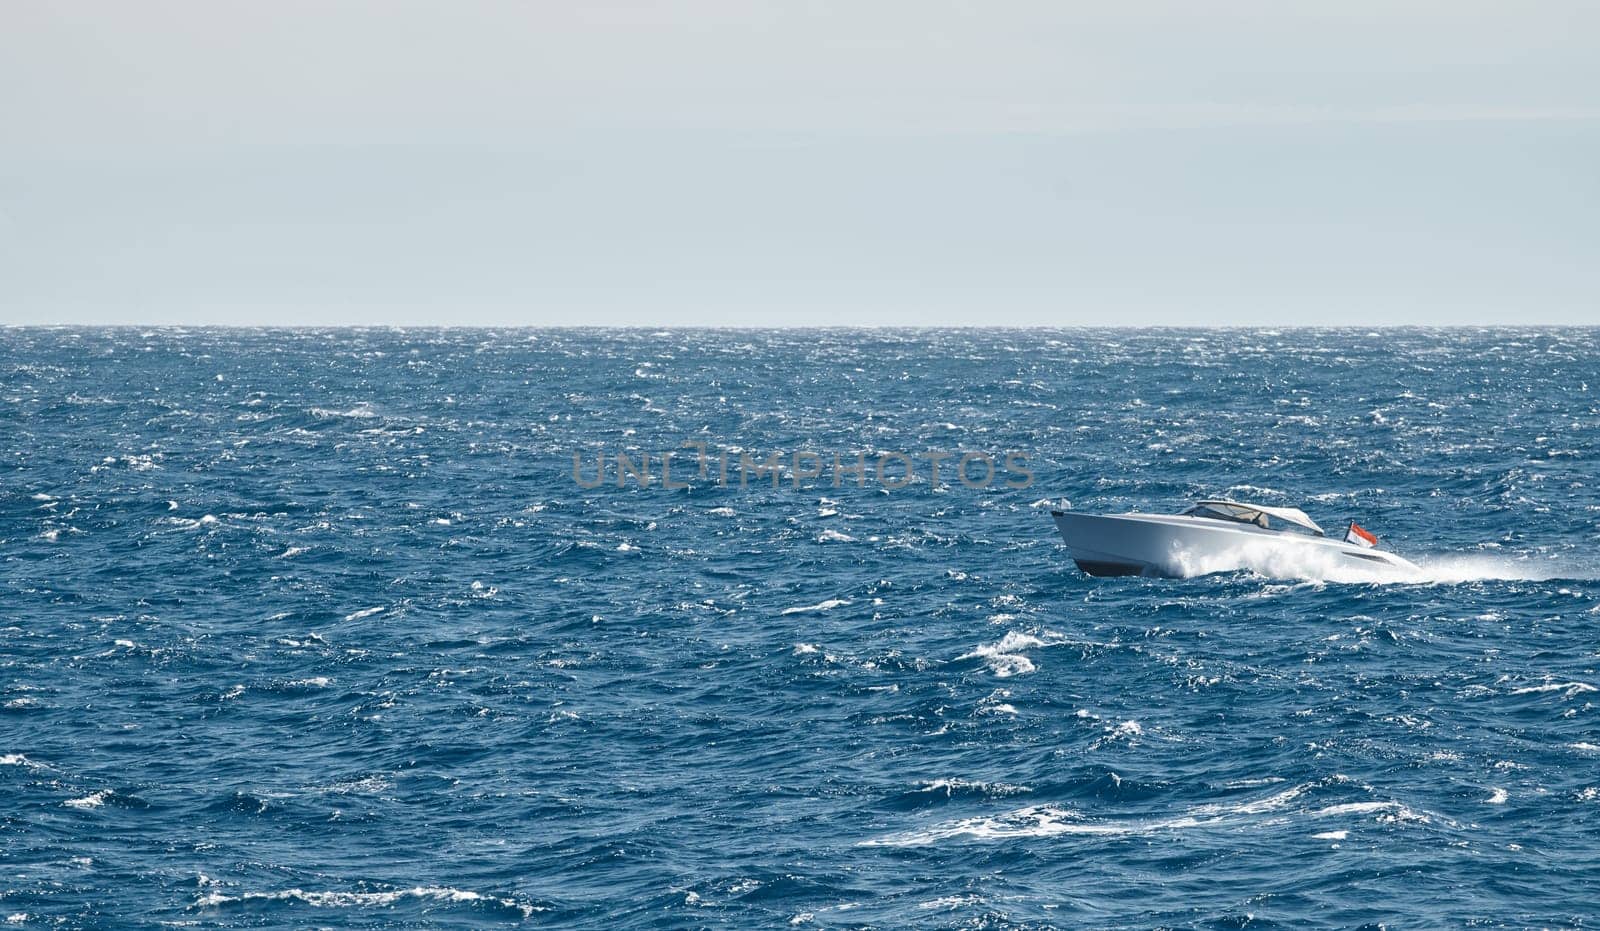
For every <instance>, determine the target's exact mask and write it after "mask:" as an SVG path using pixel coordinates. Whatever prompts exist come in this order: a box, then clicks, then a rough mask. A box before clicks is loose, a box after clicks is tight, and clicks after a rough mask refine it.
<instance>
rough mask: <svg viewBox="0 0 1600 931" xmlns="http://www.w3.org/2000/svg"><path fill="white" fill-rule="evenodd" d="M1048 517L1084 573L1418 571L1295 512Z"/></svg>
mask: <svg viewBox="0 0 1600 931" xmlns="http://www.w3.org/2000/svg"><path fill="white" fill-rule="evenodd" d="M1050 516H1051V517H1053V518H1055V522H1056V528H1057V529H1058V530H1060V531H1061V538H1062V539H1063V540H1065V541H1066V544H1067V550H1068V551H1069V552H1070V553H1071V554H1072V559H1073V561H1074V562H1076V563H1077V564H1078V568H1079V569H1082V570H1083V571H1084V572H1087V573H1088V574H1089V575H1147V576H1165V577H1169V578H1186V577H1189V576H1196V575H1205V574H1207V573H1211V572H1231V571H1236V570H1241V569H1245V570H1250V571H1253V572H1257V573H1259V574H1261V575H1266V576H1272V577H1275V578H1338V577H1349V578H1364V577H1373V576H1377V577H1389V578H1393V577H1403V576H1406V575H1410V574H1416V575H1420V574H1421V572H1422V570H1421V569H1419V568H1417V566H1416V565H1414V564H1412V563H1410V562H1408V561H1406V560H1404V559H1401V558H1400V557H1399V556H1396V555H1394V554H1393V553H1387V552H1384V551H1382V550H1380V549H1378V548H1377V542H1378V540H1377V538H1376V537H1374V536H1373V535H1372V534H1370V533H1368V532H1367V531H1365V530H1363V529H1361V528H1360V527H1358V526H1356V524H1355V523H1354V522H1352V523H1351V524H1350V527H1349V529H1348V530H1346V531H1345V536H1344V539H1343V540H1336V539H1333V538H1331V537H1328V536H1327V535H1326V534H1324V533H1323V531H1322V528H1321V527H1318V526H1317V524H1316V522H1315V521H1313V520H1312V519H1311V518H1309V517H1307V516H1306V513H1305V512H1304V511H1302V510H1300V509H1299V508H1279V507H1268V506H1266V505H1261V504H1247V503H1245V502H1242V501H1200V502H1198V503H1196V504H1195V505H1194V506H1193V507H1191V508H1189V509H1188V510H1186V511H1184V512H1183V513H1181V514H1110V515H1096V514H1076V513H1073V512H1071V511H1051V512H1050Z"/></svg>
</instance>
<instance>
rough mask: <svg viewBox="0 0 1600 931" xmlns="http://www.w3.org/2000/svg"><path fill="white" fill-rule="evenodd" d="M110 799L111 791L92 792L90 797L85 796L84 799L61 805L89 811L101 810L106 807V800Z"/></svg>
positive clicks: (76, 799)
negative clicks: (92, 809) (93, 809)
mask: <svg viewBox="0 0 1600 931" xmlns="http://www.w3.org/2000/svg"><path fill="white" fill-rule="evenodd" d="M110 797H111V790H110V789H101V790H100V791H99V792H92V793H90V794H88V795H85V796H84V797H83V798H74V799H68V800H66V801H65V802H62V803H61V804H62V805H63V806H65V807H67V808H81V809H84V810H88V809H91V808H99V807H100V806H101V805H104V804H105V803H106V799H108V798H110Z"/></svg>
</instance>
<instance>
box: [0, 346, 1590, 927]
mask: <svg viewBox="0 0 1600 931" xmlns="http://www.w3.org/2000/svg"><path fill="white" fill-rule="evenodd" d="M0 426H3V429H0V457H3V460H0V468H3V472H0V475H3V477H4V478H3V485H0V921H6V922H10V924H7V925H6V927H13V926H14V927H24V928H32V927H38V928H59V927H65V928H76V927H156V926H199V927H329V928H372V927H466V926H476V927H498V926H507V927H510V926H529V927H544V926H551V927H594V928H676V927H685V928H691V927H708V926H728V927H772V926H784V927H789V926H795V927H815V928H910V927H918V928H921V927H926V928H944V927H960V928H1057V927H1059V928H1078V927H1103V928H1155V927H1172V928H1178V927H1182V928H1274V927H1294V928H1304V927H1326V928H1352V927H1388V928H1421V927H1464V926H1475V927H1486V928H1521V927H1573V928H1579V927H1594V926H1596V924H1597V923H1600V917H1597V916H1600V817H1597V815H1600V710H1597V708H1596V702H1597V700H1600V692H1597V691H1596V689H1597V688H1600V636H1597V631H1600V581H1597V577H1600V555H1597V552H1596V543H1597V540H1600V532H1597V531H1600V473H1597V469H1596V457H1597V453H1600V330H1595V329H1491V330H1464V329H1463V330H1386V331H1381V332H1365V331H1351V330H1283V331H1268V330H1226V331H1221V330H1215V331H1206V330H1149V331H1138V330H1060V331H1046V330H1027V331H983V330H970V331H953V330H933V331H845V330H838V331H835V330H824V331H771V332H766V331H664V332H648V331H639V330H628V331H599V330H501V331H489V330H449V329H446V330H410V331H400V330H386V329H373V330H270V329H266V330H223V329H216V330H211V329H198V330H181V329H160V330H151V331H140V330H135V329H92V330H88V329H85V330H72V329H10V330H4V331H0ZM685 441H698V442H700V443H703V444H705V445H706V446H707V447H708V448H709V449H710V450H711V451H712V454H713V456H714V455H715V454H716V452H717V451H719V450H730V449H731V450H736V451H737V450H742V451H746V452H748V453H750V454H751V455H752V456H761V457H764V456H765V455H767V454H768V453H770V452H773V451H782V452H785V453H786V454H787V453H789V452H792V451H794V450H800V449H804V450H811V451H815V452H817V453H818V454H819V455H821V456H823V457H828V458H829V463H828V464H829V465H830V466H831V456H832V455H834V454H836V453H837V454H843V455H845V456H846V458H848V457H849V456H851V455H854V454H855V453H856V452H860V451H867V452H869V453H872V454H874V455H876V454H878V453H881V452H891V451H902V452H905V453H908V454H917V455H921V454H925V453H926V452H927V451H929V450H936V451H954V452H956V453H960V452H963V451H981V452H987V453H992V454H994V455H996V456H1002V455H1003V454H1004V453H1005V452H1007V451H1013V452H1021V453H1022V454H1024V455H1026V457H1027V459H1026V468H1027V469H1028V470H1029V471H1030V472H1031V474H1032V477H1033V481H1032V484H1031V485H1029V486H1027V487H1021V488H1017V487H1007V486H1006V485H1005V483H1004V480H1005V479H1006V478H1018V477H1019V473H1014V472H1010V471H1007V470H1005V469H1003V468H1002V469H1001V470H1000V471H999V473H998V474H997V476H996V478H995V481H994V482H993V483H991V484H990V485H989V486H988V487H984V488H970V487H967V486H966V485H964V484H962V483H960V482H952V481H950V480H949V479H948V478H946V479H945V480H944V481H942V482H941V483H940V484H939V485H937V486H935V485H934V484H933V483H932V482H931V481H929V473H928V469H927V467H926V465H927V463H926V459H913V464H914V465H915V466H916V467H917V478H916V480H915V481H913V482H912V483H911V484H909V485H907V486H906V487H903V488H893V489H891V488H888V487H885V485H884V484H883V483H881V482H877V481H872V480H869V481H868V482H866V483H865V487H856V485H855V484H854V483H853V481H852V480H850V479H848V478H846V479H845V480H844V481H842V482H841V483H840V485H839V486H838V487H835V486H834V484H833V482H832V480H831V479H830V477H829V475H828V474H827V473H825V474H824V475H822V476H818V477H815V478H807V479H803V480H800V481H798V483H797V482H795V481H792V480H788V479H784V480H781V481H780V487H779V488H777V489H774V488H773V487H772V485H771V483H770V480H768V481H764V482H754V481H752V482H748V483H747V484H746V486H745V487H739V484H738V482H737V479H735V480H734V481H733V482H731V483H730V484H728V485H722V484H719V482H718V481H717V480H716V479H717V475H716V469H715V468H712V469H708V470H707V475H706V476H705V477H701V476H700V475H699V474H698V470H697V469H696V468H693V467H690V468H686V469H685V470H683V471H682V472H679V473H675V478H674V483H675V484H676V483H677V482H679V481H683V480H687V482H688V485H689V487H687V488H663V487H662V485H661V482H660V474H659V453H660V452H662V451H667V450H677V451H678V453H679V454H680V455H687V456H690V457H693V456H694V455H695V453H694V451H693V450H692V449H689V448H686V447H684V446H683V445H682V444H683V443H684V442H685ZM618 452H625V453H628V454H629V456H630V458H631V459H633V458H639V457H642V456H643V454H645V453H651V454H652V455H653V456H654V457H655V461H654V462H653V468H654V474H653V480H652V482H651V484H650V485H649V487H640V483H639V482H638V481H636V480H630V481H628V482H627V483H626V485H625V487H620V488H619V487H618V486H617V482H616V475H615V470H614V469H613V470H612V474H610V475H609V476H608V478H609V479H610V481H608V483H607V484H606V485H604V486H601V487H596V488H585V487H583V486H582V485H581V484H580V483H579V482H578V481H575V480H574V475H573V461H574V454H575V453H576V454H578V457H579V461H580V464H581V466H582V468H581V469H580V477H581V478H584V479H585V480H586V481H588V480H592V477H593V469H594V467H595V463H596V461H597V460H598V459H599V458H600V457H611V461H612V464H613V465H614V457H615V455H616V453H618ZM735 457H737V453H735ZM946 467H947V468H948V467H949V464H948V463H947V464H946ZM947 475H948V473H947ZM870 478H871V476H870V475H869V479H870ZM1200 495H1228V496H1233V497H1243V498H1247V499H1255V500H1260V501H1262V502H1265V503H1276V504H1290V505H1300V506H1303V507H1304V508H1305V509H1306V510H1308V511H1309V512H1310V513H1311V515H1312V516H1313V517H1314V518H1316V519H1318V520H1319V521H1320V522H1322V523H1323V524H1324V525H1325V526H1328V527H1330V528H1342V527H1343V522H1344V521H1347V520H1350V519H1355V520H1357V521H1359V522H1360V523H1361V524H1362V525H1363V526H1365V527H1367V528H1369V529H1371V530H1373V531H1375V532H1376V533H1377V534H1378V535H1379V536H1380V537H1381V538H1382V539H1383V542H1384V545H1385V546H1387V547H1390V548H1392V549H1393V550H1395V551H1396V552H1399V553H1401V554H1403V555H1405V556H1408V557H1409V558H1411V559H1413V560H1414V561H1416V562H1418V563H1419V564H1421V565H1422V566H1423V568H1424V570H1425V574H1426V577H1425V578H1424V579H1423V580H1420V581H1414V582H1406V583H1395V584H1376V583H1372V582H1359V581H1358V582H1348V581H1340V580H1335V579H1328V578H1319V577H1317V575H1316V573H1315V572H1314V571H1310V572H1307V573H1305V575H1306V576H1307V577H1305V578H1296V579H1274V578H1265V577H1262V576H1260V575H1256V574H1253V573H1249V572H1235V573H1224V574H1215V575H1207V576H1202V577H1197V578H1189V579H1142V578H1112V579H1096V578H1089V577H1086V576H1084V575H1083V574H1081V573H1079V572H1078V571H1077V570H1076V569H1075V568H1074V567H1073V566H1072V564H1071V562H1070V561H1069V560H1068V559H1067V557H1066V554H1065V551H1064V550H1063V548H1062V546H1061V545H1060V542H1059V540H1058V539H1057V538H1056V536H1055V531H1054V528H1053V526H1052V523H1051V521H1050V519H1049V509H1050V508H1051V507H1070V508H1073V509H1077V510H1084V511H1102V510H1108V511H1121V510H1128V509H1133V508H1140V509H1155V510H1166V509H1176V508H1178V507H1180V506H1181V505H1183V504H1184V503H1185V502H1186V501H1188V500H1189V499H1192V498H1194V497H1196V496H1200Z"/></svg>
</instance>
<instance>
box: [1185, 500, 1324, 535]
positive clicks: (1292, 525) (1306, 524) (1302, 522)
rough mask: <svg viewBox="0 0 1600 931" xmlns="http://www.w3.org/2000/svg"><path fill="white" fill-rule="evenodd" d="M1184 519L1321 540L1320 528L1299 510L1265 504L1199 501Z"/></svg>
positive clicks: (1186, 512)
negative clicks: (1304, 535) (1293, 534)
mask: <svg viewBox="0 0 1600 931" xmlns="http://www.w3.org/2000/svg"><path fill="white" fill-rule="evenodd" d="M1183 515H1184V516H1185V517H1205V518H1209V519H1211V520H1226V521H1233V522H1234V523H1238V524H1254V525H1255V526H1257V527H1260V528H1261V529H1263V530H1278V531H1290V532H1293V533H1305V534H1310V535H1312V536H1316V537H1320V536H1323V532H1322V528H1321V527H1318V526H1317V524H1316V522H1315V521H1313V520H1312V519H1311V518H1309V517H1307V516H1306V512H1304V511H1302V510H1300V509H1299V508H1275V507H1268V506H1266V505H1264V504H1246V503H1245V502H1242V501H1201V502H1198V503H1196V504H1195V506H1194V507H1192V508H1189V509H1188V510H1187V511H1184V512H1183Z"/></svg>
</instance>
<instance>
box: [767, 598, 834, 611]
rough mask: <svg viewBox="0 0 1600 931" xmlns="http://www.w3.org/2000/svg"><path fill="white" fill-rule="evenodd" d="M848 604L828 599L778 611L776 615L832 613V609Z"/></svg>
mask: <svg viewBox="0 0 1600 931" xmlns="http://www.w3.org/2000/svg"><path fill="white" fill-rule="evenodd" d="M849 603H850V602H849V601H848V600H846V599H844V598H829V599H828V600H827V601H819V602H817V603H816V604H814V605H801V606H799V607H795V608H784V609H783V610H782V611H779V612H778V613H779V614H811V613H814V612H818V611H832V610H833V609H834V608H842V607H844V606H845V605H847V604H849Z"/></svg>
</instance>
